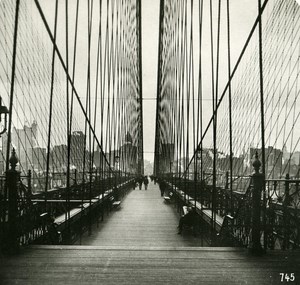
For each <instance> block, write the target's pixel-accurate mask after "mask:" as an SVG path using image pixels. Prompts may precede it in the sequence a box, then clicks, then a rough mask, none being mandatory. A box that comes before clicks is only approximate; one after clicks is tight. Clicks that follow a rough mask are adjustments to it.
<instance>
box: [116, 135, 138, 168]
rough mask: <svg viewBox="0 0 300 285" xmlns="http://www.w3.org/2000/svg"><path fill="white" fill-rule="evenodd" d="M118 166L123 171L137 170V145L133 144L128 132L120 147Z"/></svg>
mask: <svg viewBox="0 0 300 285" xmlns="http://www.w3.org/2000/svg"><path fill="white" fill-rule="evenodd" d="M119 156H120V168H121V170H122V171H124V172H131V173H136V172H137V147H136V146H134V145H133V140H132V137H131V135H130V134H129V132H127V134H126V136H125V142H124V144H123V145H122V146H121V147H120V151H119Z"/></svg>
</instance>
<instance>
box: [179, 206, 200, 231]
mask: <svg viewBox="0 0 300 285" xmlns="http://www.w3.org/2000/svg"><path fill="white" fill-rule="evenodd" d="M182 212H183V215H184V216H185V215H186V214H187V213H188V207H187V206H183V207H182ZM195 217H196V213H195ZM184 229H186V230H192V231H193V234H194V235H196V231H197V220H196V219H195V220H194V221H193V222H192V223H191V224H186V223H185V224H183V227H182V230H184Z"/></svg>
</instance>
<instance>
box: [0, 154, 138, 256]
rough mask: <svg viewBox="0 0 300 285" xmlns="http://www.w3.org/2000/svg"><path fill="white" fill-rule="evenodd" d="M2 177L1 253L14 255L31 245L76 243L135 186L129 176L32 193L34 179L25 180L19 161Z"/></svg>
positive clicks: (0, 180)
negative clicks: (2, 251)
mask: <svg viewBox="0 0 300 285" xmlns="http://www.w3.org/2000/svg"><path fill="white" fill-rule="evenodd" d="M14 160H15V161H13V162H12V168H11V169H10V170H9V171H8V172H7V173H6V175H5V176H2V177H0V186H1V187H0V194H1V195H0V209H1V211H0V214H1V216H0V245H1V246H0V249H1V250H4V251H5V250H8V251H14V250H17V249H18V248H19V246H22V245H27V244H33V243H37V244H57V243H61V242H63V243H66V244H69V243H72V242H74V241H75V240H76V238H78V236H79V235H80V234H82V233H83V232H84V231H85V230H86V229H89V226H91V223H93V222H94V221H95V220H97V219H99V217H101V216H102V219H103V214H104V212H105V210H110V209H111V203H112V201H113V200H117V199H121V198H122V195H125V192H126V190H128V189H129V188H131V185H132V184H134V181H135V180H134V178H133V177H132V176H130V175H128V174H126V175H122V173H119V175H117V176H115V177H113V178H112V177H106V178H105V179H100V177H98V178H96V179H94V181H92V182H87V183H84V184H74V185H72V186H71V187H70V188H69V189H67V188H66V187H64V188H58V189H51V190H49V191H47V192H43V193H32V190H31V184H32V183H31V175H30V172H29V175H28V176H21V175H20V172H19V171H17V170H16V169H15V167H16V163H17V160H16V159H14Z"/></svg>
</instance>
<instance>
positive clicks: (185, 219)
mask: <svg viewBox="0 0 300 285" xmlns="http://www.w3.org/2000/svg"><path fill="white" fill-rule="evenodd" d="M196 217H197V213H196V210H195V209H194V208H191V207H188V208H187V213H186V214H185V215H183V216H182V217H181V218H180V220H179V225H178V234H179V235H180V234H181V232H182V228H183V226H184V225H187V226H191V227H193V230H194V232H195V225H196V219H197V218H196Z"/></svg>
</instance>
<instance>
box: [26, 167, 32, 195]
mask: <svg viewBox="0 0 300 285" xmlns="http://www.w3.org/2000/svg"><path fill="white" fill-rule="evenodd" d="M27 185H28V193H29V195H31V194H32V189H31V170H28V176H27Z"/></svg>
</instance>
